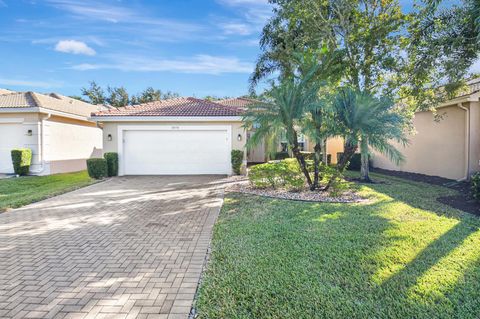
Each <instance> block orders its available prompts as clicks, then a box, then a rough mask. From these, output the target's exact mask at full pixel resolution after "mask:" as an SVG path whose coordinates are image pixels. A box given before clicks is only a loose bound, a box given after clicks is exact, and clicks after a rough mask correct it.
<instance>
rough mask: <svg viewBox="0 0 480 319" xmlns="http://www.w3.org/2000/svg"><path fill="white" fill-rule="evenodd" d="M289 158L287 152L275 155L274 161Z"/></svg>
mask: <svg viewBox="0 0 480 319" xmlns="http://www.w3.org/2000/svg"><path fill="white" fill-rule="evenodd" d="M289 157H290V154H288V152H277V153H275V159H276V160H283V159H286V158H289Z"/></svg>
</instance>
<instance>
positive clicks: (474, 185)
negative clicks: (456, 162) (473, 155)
mask: <svg viewBox="0 0 480 319" xmlns="http://www.w3.org/2000/svg"><path fill="white" fill-rule="evenodd" d="M470 184H471V191H472V196H473V198H475V199H476V200H477V201H479V200H480V172H478V173H475V174H473V176H472V180H471V182H470Z"/></svg>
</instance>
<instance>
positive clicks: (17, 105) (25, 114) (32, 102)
mask: <svg viewBox="0 0 480 319" xmlns="http://www.w3.org/2000/svg"><path fill="white" fill-rule="evenodd" d="M99 109H100V108H99V107H98V106H95V105H91V104H88V103H84V102H82V101H78V100H75V99H72V98H69V97H66V96H63V95H60V94H56V93H51V94H48V95H47V94H40V93H35V92H13V91H9V90H3V89H2V90H0V136H1V137H2V138H1V139H0V173H13V166H12V160H11V155H10V152H11V150H12V149H14V148H29V149H31V150H32V165H31V167H30V172H31V174H35V175H48V174H55V173H63V172H72V171H80V170H84V169H86V163H85V159H87V158H90V157H97V156H101V153H102V130H101V129H100V128H98V127H97V125H96V123H95V122H93V121H91V120H89V116H90V114H91V113H92V112H96V111H98V110H99Z"/></svg>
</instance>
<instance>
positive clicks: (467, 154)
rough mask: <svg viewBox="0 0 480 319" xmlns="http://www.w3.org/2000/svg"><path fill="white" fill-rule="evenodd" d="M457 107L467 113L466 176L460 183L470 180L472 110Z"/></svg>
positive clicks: (460, 106) (460, 104)
mask: <svg viewBox="0 0 480 319" xmlns="http://www.w3.org/2000/svg"><path fill="white" fill-rule="evenodd" d="M457 106H458V107H459V108H461V109H462V110H464V111H465V176H464V177H463V178H460V179H459V180H458V181H459V182H463V181H468V180H469V179H470V109H469V108H467V107H465V106H463V105H462V103H458V104H457Z"/></svg>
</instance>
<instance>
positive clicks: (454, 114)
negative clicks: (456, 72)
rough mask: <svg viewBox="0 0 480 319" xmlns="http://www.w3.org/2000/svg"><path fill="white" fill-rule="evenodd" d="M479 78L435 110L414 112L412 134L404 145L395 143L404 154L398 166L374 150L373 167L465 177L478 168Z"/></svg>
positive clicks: (479, 154) (479, 163)
mask: <svg viewBox="0 0 480 319" xmlns="http://www.w3.org/2000/svg"><path fill="white" fill-rule="evenodd" d="M479 99H480V82H474V83H470V93H469V94H465V95H462V96H459V97H457V98H455V99H453V100H450V101H447V102H445V103H443V104H441V105H440V106H439V107H438V108H437V109H436V112H437V115H438V116H439V117H440V118H438V119H437V118H436V117H435V114H434V113H433V112H430V111H424V112H417V113H415V117H414V122H413V124H414V127H415V130H416V134H414V135H412V136H410V137H409V139H410V144H409V145H408V146H407V147H403V146H401V145H398V147H399V149H400V151H401V152H402V154H403V155H404V156H405V162H404V163H403V164H401V165H399V166H397V165H395V164H393V163H391V162H390V161H389V160H388V159H386V158H385V156H382V155H380V154H375V156H374V157H373V159H372V165H373V166H374V167H379V168H384V169H390V170H399V171H405V172H413V173H421V174H426V175H433V176H441V177H445V178H450V179H455V180H465V179H468V178H469V176H470V175H471V174H472V173H474V172H477V171H479V170H480V102H479Z"/></svg>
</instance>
